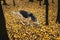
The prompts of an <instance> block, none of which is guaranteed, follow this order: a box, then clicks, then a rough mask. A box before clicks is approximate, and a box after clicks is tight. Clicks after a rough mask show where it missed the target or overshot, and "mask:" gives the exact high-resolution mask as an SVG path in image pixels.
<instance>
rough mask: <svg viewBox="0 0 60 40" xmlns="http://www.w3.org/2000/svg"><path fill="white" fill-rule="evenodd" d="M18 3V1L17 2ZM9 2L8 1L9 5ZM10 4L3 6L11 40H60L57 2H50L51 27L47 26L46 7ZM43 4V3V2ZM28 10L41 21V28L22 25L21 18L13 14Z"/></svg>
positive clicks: (29, 4)
mask: <svg viewBox="0 0 60 40" xmlns="http://www.w3.org/2000/svg"><path fill="white" fill-rule="evenodd" d="M15 1H16V0H15ZM8 2H9V1H8V0H7V3H8ZM11 3H12V2H9V3H8V4H9V6H4V5H2V6H3V11H4V15H5V19H6V29H7V33H8V36H9V38H10V40H60V24H58V23H56V18H57V0H55V3H54V4H52V3H51V1H50V2H49V18H48V19H49V25H48V26H46V25H45V22H46V21H45V19H46V18H45V16H46V13H45V5H42V6H39V2H37V1H35V2H33V3H31V2H28V0H27V1H26V0H25V1H21V0H20V1H19V0H17V1H16V6H13V5H12V4H11ZM42 4H43V2H42ZM18 10H26V11H28V12H32V13H33V14H34V15H35V16H36V17H37V18H38V20H39V23H40V25H39V26H33V27H32V26H29V25H25V26H24V25H22V24H21V23H20V18H19V17H17V15H14V14H12V12H13V11H18Z"/></svg>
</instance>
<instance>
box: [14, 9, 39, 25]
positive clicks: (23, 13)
mask: <svg viewBox="0 0 60 40" xmlns="http://www.w3.org/2000/svg"><path fill="white" fill-rule="evenodd" d="M13 14H16V15H17V14H18V15H19V16H20V19H22V20H23V19H24V18H25V19H26V20H25V21H26V22H27V24H30V23H29V22H30V21H33V22H34V23H36V24H37V23H38V20H37V18H36V17H35V16H34V15H33V13H30V12H27V11H24V10H20V11H18V12H15V11H14V12H13ZM21 22H22V21H21ZM22 24H23V25H25V24H24V23H23V22H22Z"/></svg>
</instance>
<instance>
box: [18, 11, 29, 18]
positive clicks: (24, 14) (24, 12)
mask: <svg viewBox="0 0 60 40" xmlns="http://www.w3.org/2000/svg"><path fill="white" fill-rule="evenodd" d="M19 12H20V14H22V16H23V17H25V18H28V17H29V14H28V12H26V11H24V10H20V11H19Z"/></svg>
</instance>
